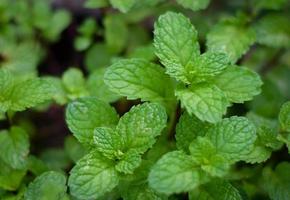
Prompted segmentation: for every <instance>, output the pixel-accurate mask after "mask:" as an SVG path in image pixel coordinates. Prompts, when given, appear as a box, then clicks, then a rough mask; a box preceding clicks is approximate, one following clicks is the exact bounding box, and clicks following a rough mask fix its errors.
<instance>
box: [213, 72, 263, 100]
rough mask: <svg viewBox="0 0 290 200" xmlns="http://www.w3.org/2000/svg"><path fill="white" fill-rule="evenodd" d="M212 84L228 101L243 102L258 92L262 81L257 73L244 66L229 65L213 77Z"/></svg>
mask: <svg viewBox="0 0 290 200" xmlns="http://www.w3.org/2000/svg"><path fill="white" fill-rule="evenodd" d="M214 84H215V85H216V86H217V87H218V88H220V89H221V90H222V91H223V92H224V93H225V95H226V97H227V99H228V100H229V101H231V102H234V103H243V102H244V101H249V100H251V99H253V97H254V96H256V95H258V94H260V93H261V86H262V84H263V83H262V81H261V79H260V77H259V75H258V74H257V73H255V72H253V71H251V70H249V69H247V68H244V67H238V66H229V67H228V68H227V69H226V70H225V71H223V72H222V73H221V74H219V75H217V77H215V78H214Z"/></svg>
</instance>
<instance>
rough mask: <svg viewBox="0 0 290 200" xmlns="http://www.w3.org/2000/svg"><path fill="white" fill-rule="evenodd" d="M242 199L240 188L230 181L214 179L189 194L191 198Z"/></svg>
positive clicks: (202, 199)
mask: <svg viewBox="0 0 290 200" xmlns="http://www.w3.org/2000/svg"><path fill="white" fill-rule="evenodd" d="M195 199H198V200H242V199H243V197H242V195H241V194H240V193H239V190H238V189H237V188H235V187H234V186H232V185H231V184H230V183H229V182H227V181H225V180H221V179H213V180H212V181H210V182H209V183H207V184H204V185H202V186H200V187H199V188H198V189H197V190H193V191H192V192H190V194H189V200H195Z"/></svg>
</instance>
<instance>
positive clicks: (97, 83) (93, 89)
mask: <svg viewBox="0 0 290 200" xmlns="http://www.w3.org/2000/svg"><path fill="white" fill-rule="evenodd" d="M105 71H106V68H98V69H96V70H95V71H93V72H92V73H91V74H90V76H89V77H88V80H87V88H88V91H89V93H90V95H91V96H93V97H96V98H98V99H100V100H103V101H105V102H114V101H116V100H118V99H119V98H120V97H119V95H117V94H116V93H114V92H112V91H110V90H109V88H108V86H107V85H106V84H105V82H104V74H105Z"/></svg>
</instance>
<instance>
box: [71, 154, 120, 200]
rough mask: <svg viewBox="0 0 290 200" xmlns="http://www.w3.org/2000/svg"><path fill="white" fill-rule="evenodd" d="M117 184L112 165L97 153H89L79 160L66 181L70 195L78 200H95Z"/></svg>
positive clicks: (116, 175) (117, 179)
mask: <svg viewBox="0 0 290 200" xmlns="http://www.w3.org/2000/svg"><path fill="white" fill-rule="evenodd" d="M118 183H119V177H118V173H117V171H116V170H115V168H114V163H113V162H112V161H110V160H108V159H106V158H105V157H103V156H102V155H101V154H99V153H97V152H91V153H89V154H87V155H86V156H85V157H83V158H82V159H81V160H79V161H78V162H77V164H76V165H75V166H74V167H73V169H72V170H71V172H70V176H69V180H68V185H69V188H70V192H71V194H72V195H73V196H75V197H77V198H79V199H97V198H99V197H101V196H102V195H104V194H105V193H107V192H110V191H111V190H112V189H114V187H116V186H117V185H118Z"/></svg>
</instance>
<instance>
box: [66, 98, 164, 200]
mask: <svg viewBox="0 0 290 200" xmlns="http://www.w3.org/2000/svg"><path fill="white" fill-rule="evenodd" d="M66 117H67V123H68V126H69V128H70V130H71V131H72V132H73V133H74V135H75V136H76V137H77V139H78V140H79V141H80V142H81V143H82V144H83V145H84V146H86V147H87V148H89V149H90V150H91V152H90V153H89V154H87V155H86V156H85V157H83V158H82V159H80V160H79V161H78V162H77V164H76V166H75V167H74V168H73V169H72V171H71V175H70V177H69V186H70V189H71V192H72V194H73V195H74V196H76V197H78V198H84V199H91V198H98V197H100V196H102V195H104V194H105V193H106V192H108V191H111V190H112V189H113V188H114V187H116V186H117V185H118V183H119V179H120V176H121V175H122V174H131V173H133V171H134V169H135V168H137V167H138V166H139V165H140V163H141V154H143V153H144V152H146V151H147V150H148V149H149V148H151V147H152V145H153V144H154V143H155V137H156V136H158V135H159V134H160V133H161V131H162V129H163V128H164V127H165V126H166V121H167V116H166V112H165V109H164V108H163V107H162V106H160V105H158V104H154V103H151V104H149V103H144V104H142V105H138V106H135V107H133V108H132V109H131V110H130V111H129V112H128V113H126V114H125V115H124V116H122V117H121V118H120V120H119V122H118V124H117V121H118V116H117V114H116V112H115V110H114V109H113V108H111V107H110V106H109V105H108V104H105V103H103V102H102V101H100V100H97V99H94V98H83V99H79V100H77V101H75V102H72V103H70V104H69V106H68V108H67V113H66Z"/></svg>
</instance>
